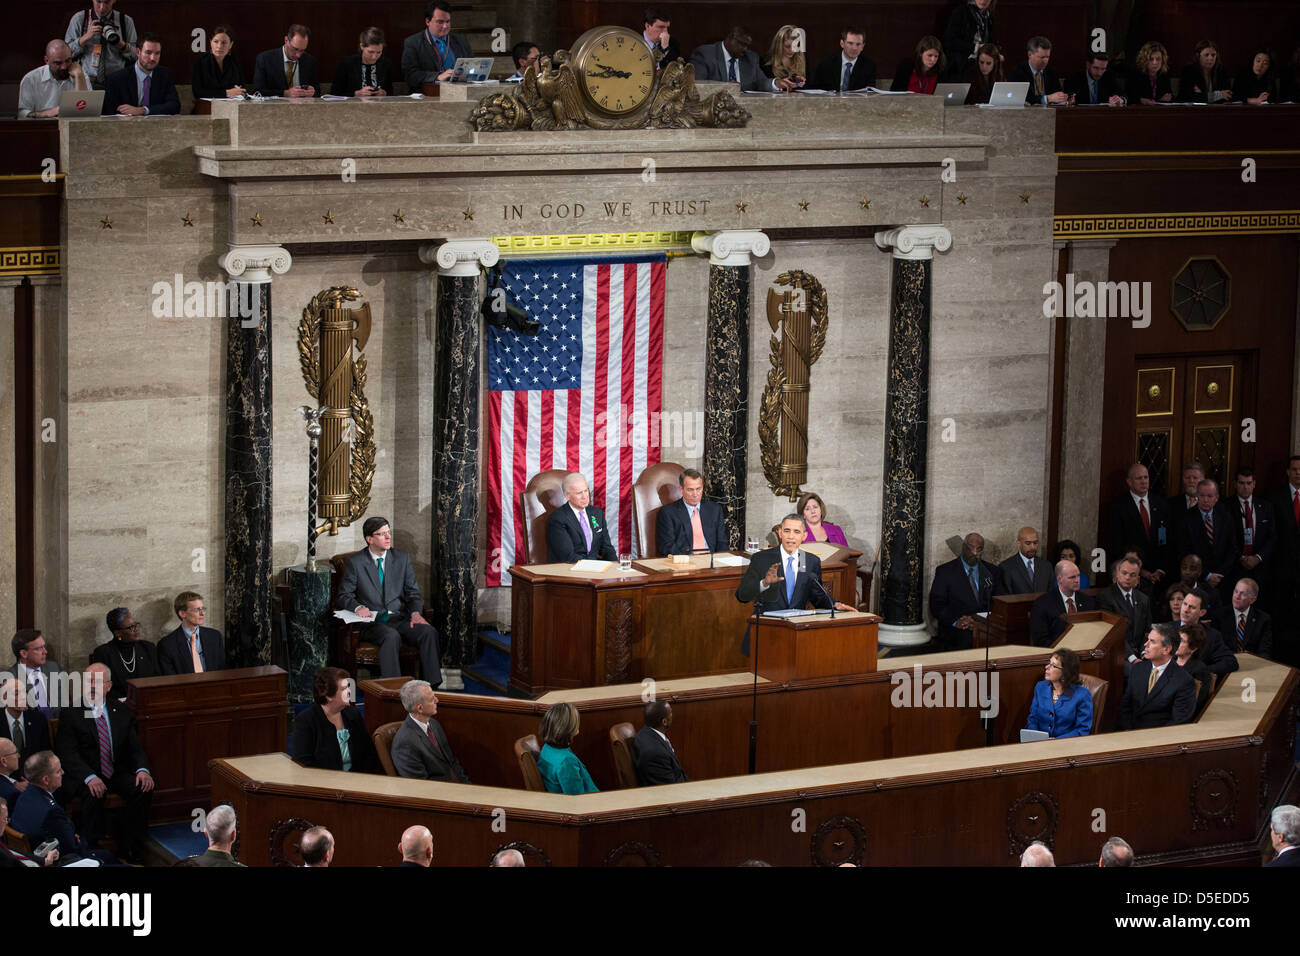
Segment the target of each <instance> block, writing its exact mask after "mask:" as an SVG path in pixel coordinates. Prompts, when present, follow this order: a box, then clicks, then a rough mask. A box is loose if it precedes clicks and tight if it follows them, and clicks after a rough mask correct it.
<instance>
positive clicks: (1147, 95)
mask: <svg viewBox="0 0 1300 956" xmlns="http://www.w3.org/2000/svg"><path fill="white" fill-rule="evenodd" d="M1136 67H1137V69H1135V70H1134V71H1133V73H1131V74H1130V75H1129V78H1128V101H1129V102H1130V103H1141V104H1142V105H1143V106H1153V105H1155V104H1156V103H1172V102H1173V99H1174V88H1173V85H1172V84H1171V83H1170V82H1169V51H1168V50H1166V49H1165V45H1164V44H1163V43H1158V42H1156V41H1155V40H1148V41H1147V42H1146V43H1144V44H1142V49H1140V50H1138V54H1137V62H1136Z"/></svg>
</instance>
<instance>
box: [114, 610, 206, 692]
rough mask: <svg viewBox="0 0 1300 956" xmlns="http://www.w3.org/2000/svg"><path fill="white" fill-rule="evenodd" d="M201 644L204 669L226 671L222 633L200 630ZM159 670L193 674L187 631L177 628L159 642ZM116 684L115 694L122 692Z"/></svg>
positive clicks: (165, 672)
mask: <svg viewBox="0 0 1300 956" xmlns="http://www.w3.org/2000/svg"><path fill="white" fill-rule="evenodd" d="M199 644H200V645H201V646H202V649H203V667H204V669H205V670H209V671H220V670H225V669H226V645H225V643H224V642H223V641H222V640H221V632H220V631H218V630H216V629H215V628H211V627H200V628H199ZM158 670H159V672H160V673H162V674H193V673H194V655H193V654H192V653H190V642H189V641H188V640H187V639H186V638H185V629H184V628H182V627H179V626H178V627H177V628H176V630H174V631H172V632H171V633H170V634H168V635H167V636H166V637H164V638H163V639H162V640H161V641H159V642H158ZM121 689H122V688H119V687H118V686H117V685H116V684H114V685H113V690H114V692H116V691H118V690H121Z"/></svg>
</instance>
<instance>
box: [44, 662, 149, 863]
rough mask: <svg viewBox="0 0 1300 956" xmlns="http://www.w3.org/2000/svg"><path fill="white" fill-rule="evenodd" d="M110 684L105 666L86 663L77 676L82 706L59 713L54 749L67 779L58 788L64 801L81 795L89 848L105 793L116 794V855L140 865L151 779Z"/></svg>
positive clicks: (99, 829)
mask: <svg viewBox="0 0 1300 956" xmlns="http://www.w3.org/2000/svg"><path fill="white" fill-rule="evenodd" d="M112 686H113V685H112V676H111V675H110V673H109V670H108V667H107V666H105V665H104V664H91V665H90V666H89V667H87V668H86V672H85V674H83V675H82V693H83V695H84V697H85V701H84V705H83V706H70V707H64V708H63V710H61V711H60V712H59V731H58V733H57V734H56V735H55V740H54V749H55V752H57V753H58V755H59V760H60V761H61V762H62V765H63V767H64V769H65V770H66V771H67V773H68V776H69V777H70V778H71V779H69V780H67V781H66V782H65V783H64V785H63V786H64V794H65V795H66V797H67V798H69V799H70V798H72V797H81V808H82V809H81V832H82V833H83V834H84V835H85V837H86V840H87V841H88V842H89V844H90V845H91V846H96V845H98V843H99V839H100V836H101V835H102V834H103V818H104V802H105V800H107V798H108V794H110V793H116V794H117V795H118V796H120V797H121V798H122V800H123V802H124V803H125V804H126V807H125V808H124V809H123V810H122V812H121V813H119V814H118V816H117V819H116V821H115V822H116V826H115V828H114V829H115V834H114V839H115V840H116V841H117V846H118V849H119V852H122V854H123V856H124V857H125V858H126V859H128V860H132V861H135V862H143V860H144V840H145V836H146V833H147V830H148V826H149V805H150V803H151V802H152V801H153V796H152V791H153V787H154V783H153V775H152V774H150V772H149V755H148V754H146V753H145V752H144V747H143V746H142V745H141V743H140V735H139V733H138V732H137V731H136V726H135V717H134V716H133V715H132V713H131V711H130V709H128V708H127V706H126V705H125V704H121V703H118V702H117V701H116V700H114V699H113V697H112V694H111V693H110V692H111V691H112ZM64 802H65V803H66V802H67V801H66V800H65V801H64Z"/></svg>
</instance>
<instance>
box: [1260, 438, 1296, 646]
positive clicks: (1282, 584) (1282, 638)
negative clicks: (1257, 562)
mask: <svg viewBox="0 0 1300 956" xmlns="http://www.w3.org/2000/svg"><path fill="white" fill-rule="evenodd" d="M1286 475H1287V483H1286V484H1285V485H1283V486H1282V487H1281V489H1279V491H1278V492H1277V495H1276V496H1275V497H1274V498H1273V513H1274V516H1275V517H1276V519H1277V547H1276V548H1275V549H1274V555H1275V566H1274V570H1273V577H1272V579H1271V580H1270V584H1271V587H1270V589H1269V591H1268V593H1267V594H1266V597H1267V598H1268V604H1269V610H1271V611H1272V613H1273V619H1274V620H1275V621H1276V622H1277V633H1276V634H1275V635H1274V638H1275V641H1274V648H1275V651H1274V655H1275V658H1276V660H1278V661H1281V662H1282V663H1284V664H1292V665H1294V664H1296V663H1297V662H1300V630H1298V628H1300V455H1292V456H1291V458H1290V459H1289V460H1288V461H1287V463H1286Z"/></svg>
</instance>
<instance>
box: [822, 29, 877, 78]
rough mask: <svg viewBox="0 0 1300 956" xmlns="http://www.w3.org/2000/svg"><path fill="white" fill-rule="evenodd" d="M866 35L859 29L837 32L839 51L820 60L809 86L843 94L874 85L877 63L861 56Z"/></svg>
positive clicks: (865, 42) (865, 43)
mask: <svg viewBox="0 0 1300 956" xmlns="http://www.w3.org/2000/svg"><path fill="white" fill-rule="evenodd" d="M866 45H867V32H866V31H865V30H863V29H862V28H861V27H857V26H852V27H846V28H845V29H843V30H841V31H840V52H839V53H830V54H828V55H826V56H824V57H822V58H821V59H820V60H819V61H818V62H817V66H815V67H814V68H813V73H812V76H811V77H810V78H809V80H808V87H809V88H810V89H814V90H830V91H831V92H835V91H837V90H838V91H839V92H841V93H846V92H848V91H850V90H865V89H866V88H867V87H869V86H875V85H876V61H875V60H873V59H871V57H869V56H864V55H863V53H862V48H863V47H864V46H866Z"/></svg>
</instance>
